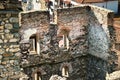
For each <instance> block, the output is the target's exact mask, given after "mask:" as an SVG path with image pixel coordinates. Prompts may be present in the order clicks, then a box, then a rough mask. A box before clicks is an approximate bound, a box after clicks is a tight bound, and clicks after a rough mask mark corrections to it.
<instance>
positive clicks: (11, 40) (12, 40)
mask: <svg viewBox="0 0 120 80" xmlns="http://www.w3.org/2000/svg"><path fill="white" fill-rule="evenodd" d="M18 41H19V40H18V39H15V38H13V39H10V40H9V42H18Z"/></svg>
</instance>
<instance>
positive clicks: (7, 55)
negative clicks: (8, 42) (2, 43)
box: [3, 53, 13, 57]
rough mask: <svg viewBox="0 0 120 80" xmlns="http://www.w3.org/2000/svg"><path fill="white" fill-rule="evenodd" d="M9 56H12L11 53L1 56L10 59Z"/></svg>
mask: <svg viewBox="0 0 120 80" xmlns="http://www.w3.org/2000/svg"><path fill="white" fill-rule="evenodd" d="M11 56H13V54H12V53H4V54H3V57H11Z"/></svg>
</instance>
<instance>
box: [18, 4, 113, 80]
mask: <svg viewBox="0 0 120 80" xmlns="http://www.w3.org/2000/svg"><path fill="white" fill-rule="evenodd" d="M56 12H57V24H49V20H48V19H49V15H48V12H46V11H42V12H41V11H40V12H39V11H36V12H28V13H21V29H20V34H21V43H22V45H26V43H27V44H29V39H30V36H31V35H33V34H36V33H38V34H40V35H39V37H40V38H39V39H40V48H41V50H40V54H39V55H38V54H36V55H29V54H30V53H31V52H29V51H28V53H27V56H28V58H26V60H27V61H28V62H27V63H26V62H25V63H24V64H22V63H21V67H22V68H23V70H24V72H25V73H26V74H27V75H28V76H29V77H30V78H31V79H33V78H34V77H32V75H33V74H34V73H35V72H36V71H39V72H41V73H44V74H42V75H41V77H42V79H43V80H44V79H45V80H48V79H49V78H50V77H51V76H52V75H56V74H57V75H59V76H62V75H61V67H64V66H63V65H65V66H68V68H69V77H68V78H67V79H68V80H80V79H83V80H93V79H95V80H99V79H100V80H105V76H106V72H107V71H108V70H107V67H108V66H107V65H108V57H109V53H110V52H109V51H110V48H111V47H110V45H111V44H110V41H112V40H111V37H110V36H111V35H110V33H109V29H108V27H109V26H108V24H109V23H110V21H112V18H111V17H109V14H110V13H111V14H112V12H111V11H107V10H105V9H102V8H98V7H94V6H81V7H74V8H65V9H57V11H56ZM97 13H98V14H97ZM111 25H112V24H111ZM65 30H66V31H65ZM64 31H65V32H64ZM23 34H24V35H23ZM63 35H67V37H68V40H69V49H68V50H65V49H62V48H61V47H59V44H60V41H61V40H62V39H63V38H62V36H63ZM26 46H27V45H26ZM26 46H24V47H25V48H26ZM28 49H29V47H28ZM26 51H27V50H26ZM33 60H34V61H33ZM78 66H79V67H78ZM103 66H104V67H103ZM92 67H93V69H91V68H92ZM81 71H82V74H81ZM96 71H97V72H96Z"/></svg>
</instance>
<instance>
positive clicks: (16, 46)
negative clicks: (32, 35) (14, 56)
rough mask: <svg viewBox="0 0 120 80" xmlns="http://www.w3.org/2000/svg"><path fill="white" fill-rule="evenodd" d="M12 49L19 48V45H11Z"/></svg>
mask: <svg viewBox="0 0 120 80" xmlns="http://www.w3.org/2000/svg"><path fill="white" fill-rule="evenodd" d="M10 48H19V45H10Z"/></svg>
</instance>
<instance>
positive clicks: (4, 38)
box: [0, 11, 20, 80]
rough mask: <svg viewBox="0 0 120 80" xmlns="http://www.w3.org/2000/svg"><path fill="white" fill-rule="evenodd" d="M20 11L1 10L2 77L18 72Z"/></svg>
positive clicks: (0, 48) (0, 54) (0, 60)
mask: <svg viewBox="0 0 120 80" xmlns="http://www.w3.org/2000/svg"><path fill="white" fill-rule="evenodd" d="M18 13H19V12H18V11H0V77H1V78H0V79H1V80H4V79H5V80H7V77H9V76H12V75H15V74H18V73H19V70H20V66H18V65H19V54H20V53H19V51H20V49H19V40H20V35H19V33H18V31H19V29H20V27H19V18H18Z"/></svg>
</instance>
